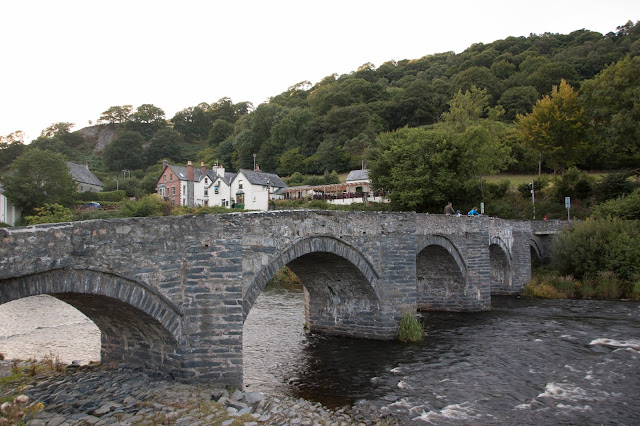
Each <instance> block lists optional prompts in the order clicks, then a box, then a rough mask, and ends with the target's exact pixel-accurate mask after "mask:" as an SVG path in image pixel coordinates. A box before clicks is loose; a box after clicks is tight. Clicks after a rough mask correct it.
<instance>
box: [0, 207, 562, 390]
mask: <svg viewBox="0 0 640 426" xmlns="http://www.w3.org/2000/svg"><path fill="white" fill-rule="evenodd" d="M565 226H566V222H554V221H549V222H531V221H508V220H500V219H493V218H489V217H453V216H444V215H428V214H416V213H388V212H327V211H315V210H311V211H309V210H302V211H276V212H252V213H235V214H225V215H199V216H172V217H155V218H130V219H107V220H93V221H84V222H73V223H58V224H47V225H37V226H30V227H17V228H3V229H0V241H1V244H0V304H2V303H7V302H10V301H12V300H16V299H20V298H23V297H28V296H34V295H38V294H49V295H51V296H54V297H56V298H58V299H60V300H63V301H65V302H67V303H69V304H70V305H72V306H74V307H76V308H77V309H79V310H80V311H81V312H83V313H84V314H85V315H87V316H88V317H89V318H90V319H91V320H92V321H93V322H94V323H95V324H96V325H97V326H98V327H99V328H100V330H101V335H102V342H101V345H102V347H101V356H102V361H103V362H110V361H116V362H126V363H133V364H141V365H144V366H145V367H146V368H148V369H151V370H156V371H160V372H162V373H165V374H169V375H171V376H173V377H175V378H176V379H177V380H179V381H183V382H207V383H212V384H213V383H215V384H224V385H233V386H241V385H242V330H243V324H244V320H245V318H246V316H247V314H248V313H249V311H250V310H251V307H252V306H253V303H254V302H255V301H256V299H257V297H258V296H259V294H260V292H261V291H262V289H263V288H264V286H265V284H266V283H267V282H268V281H269V280H270V279H271V278H272V277H273V276H274V274H275V273H276V272H277V271H278V270H279V269H280V268H282V267H283V266H288V267H289V268H290V269H292V270H293V271H294V272H295V273H296V274H297V275H298V277H299V278H300V279H301V280H302V282H303V284H304V288H305V300H306V321H307V326H308V328H309V330H310V331H311V332H318V333H326V334H332V335H342V336H351V337H360V338H371V339H393V338H395V336H396V335H397V329H398V324H399V322H400V319H401V317H402V316H403V314H405V313H406V312H416V310H417V309H418V310H451V311H483V310H488V309H490V308H491V295H492V294H507V295H508V294H516V293H517V292H518V291H519V290H520V289H521V288H522V287H523V286H524V284H525V283H526V282H527V281H528V279H529V278H530V276H531V258H532V256H534V257H535V256H539V257H544V256H545V255H546V254H547V253H548V249H549V242H550V240H551V238H552V237H553V234H555V233H557V232H558V231H559V230H560V229H562V228H564V227H565ZM274 315H277V313H274Z"/></svg>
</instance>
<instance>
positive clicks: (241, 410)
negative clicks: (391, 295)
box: [0, 361, 395, 426]
mask: <svg viewBox="0 0 640 426" xmlns="http://www.w3.org/2000/svg"><path fill="white" fill-rule="evenodd" d="M1 364H2V365H0V376H5V377H6V376H7V375H8V374H10V373H11V364H10V363H9V362H7V361H2V362H1ZM0 378H1V377H0ZM16 395H26V396H27V397H28V398H29V401H28V403H27V404H26V405H27V406H29V405H31V406H32V408H31V410H29V409H27V410H26V411H27V413H28V414H27V416H26V417H25V419H24V420H25V421H26V423H27V424H28V425H33V426H40V425H42V426H45V425H46V426H58V425H108V424H120V425H157V424H165V425H168V424H170V425H261V424H267V425H296V424H299V425H346V424H362V425H374V424H380V423H384V424H394V423H395V422H394V421H393V420H392V419H388V418H384V419H383V418H381V417H380V416H379V415H378V414H377V413H376V412H375V411H373V410H370V409H367V407H365V406H354V407H343V408H340V409H328V408H326V407H324V406H322V405H321V404H319V403H316V402H310V401H306V400H303V399H295V398H289V397H275V396H267V395H263V394H261V393H259V392H242V391H239V390H228V389H223V388H212V387H206V386H203V385H186V384H180V383H176V382H175V381H171V380H166V379H164V378H162V377H155V376H152V375H149V374H148V373H146V372H144V371H142V370H140V369H135V368H132V367H126V366H111V367H107V366H98V365H96V366H90V367H89V366H67V367H66V369H65V370H64V371H61V372H55V371H47V372H42V373H38V374H36V375H35V376H26V377H23V378H22V379H20V380H18V381H10V382H9V383H4V384H3V386H2V388H1V389H0V401H7V400H10V397H13V396H16ZM2 407H4V409H5V410H7V409H8V405H6V404H5V405H3V406H2ZM34 410H39V411H37V412H35V413H33V412H30V411H34ZM2 417H3V416H0V424H2ZM4 417H6V414H5V415H4Z"/></svg>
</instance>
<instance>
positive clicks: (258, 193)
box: [231, 169, 287, 210]
mask: <svg viewBox="0 0 640 426" xmlns="http://www.w3.org/2000/svg"><path fill="white" fill-rule="evenodd" d="M286 187H287V184H286V183H284V182H283V181H282V179H280V176H278V175H277V174H275V173H265V172H261V171H259V170H249V169H240V171H238V174H237V175H236V176H235V177H234V178H233V180H232V181H231V197H232V199H233V200H234V202H235V204H236V206H243V207H242V208H244V209H246V210H269V203H270V202H271V200H274V199H281V198H282V197H283V194H282V190H283V189H284V188H286Z"/></svg>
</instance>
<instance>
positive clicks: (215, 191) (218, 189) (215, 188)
mask: <svg viewBox="0 0 640 426" xmlns="http://www.w3.org/2000/svg"><path fill="white" fill-rule="evenodd" d="M213 192H214V193H216V194H217V193H218V192H220V187H219V186H218V185H216V186H214V187H213Z"/></svg>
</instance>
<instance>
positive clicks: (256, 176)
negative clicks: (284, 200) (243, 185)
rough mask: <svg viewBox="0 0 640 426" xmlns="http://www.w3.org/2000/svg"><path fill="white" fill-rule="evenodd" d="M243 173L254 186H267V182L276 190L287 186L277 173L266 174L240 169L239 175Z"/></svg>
mask: <svg viewBox="0 0 640 426" xmlns="http://www.w3.org/2000/svg"><path fill="white" fill-rule="evenodd" d="M240 173H242V174H243V175H245V176H246V177H247V180H248V181H249V183H250V184H252V185H262V186H267V181H268V182H269V185H271V187H275V188H286V187H287V184H286V183H284V182H283V181H282V179H280V176H278V175H277V174H275V173H266V172H256V171H253V170H249V169H240V171H238V174H240Z"/></svg>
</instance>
